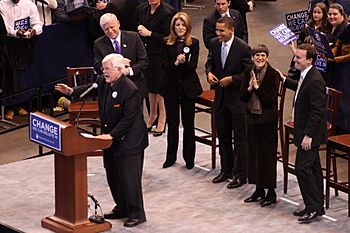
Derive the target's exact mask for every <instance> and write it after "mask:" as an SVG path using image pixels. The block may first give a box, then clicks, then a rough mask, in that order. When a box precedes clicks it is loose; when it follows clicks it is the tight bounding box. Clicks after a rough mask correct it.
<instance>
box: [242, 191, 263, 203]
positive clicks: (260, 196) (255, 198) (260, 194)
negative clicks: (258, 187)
mask: <svg viewBox="0 0 350 233" xmlns="http://www.w3.org/2000/svg"><path fill="white" fill-rule="evenodd" d="M264 198H265V191H260V192H257V191H255V192H254V193H253V195H251V196H250V197H248V198H246V199H244V202H245V203H250V202H257V201H259V200H263V199H264Z"/></svg>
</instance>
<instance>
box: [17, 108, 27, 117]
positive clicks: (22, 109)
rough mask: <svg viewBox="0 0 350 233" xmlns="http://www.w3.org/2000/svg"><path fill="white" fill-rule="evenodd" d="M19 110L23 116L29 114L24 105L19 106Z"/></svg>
mask: <svg viewBox="0 0 350 233" xmlns="http://www.w3.org/2000/svg"><path fill="white" fill-rule="evenodd" d="M17 112H18V115H19V116H21V117H25V116H28V112H27V110H25V109H24V108H23V107H19V108H18V110H17Z"/></svg>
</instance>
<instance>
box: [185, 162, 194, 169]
mask: <svg viewBox="0 0 350 233" xmlns="http://www.w3.org/2000/svg"><path fill="white" fill-rule="evenodd" d="M193 167H194V163H186V168H187V169H188V170H191V169H192V168H193Z"/></svg>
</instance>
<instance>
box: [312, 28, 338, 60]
mask: <svg viewBox="0 0 350 233" xmlns="http://www.w3.org/2000/svg"><path fill="white" fill-rule="evenodd" d="M306 29H307V32H308V33H309V35H310V36H311V38H312V43H313V45H314V46H315V48H316V49H317V51H318V52H319V53H324V54H325V55H326V57H328V58H334V55H333V53H332V49H331V47H330V46H329V42H328V40H327V37H326V35H325V34H324V33H322V32H319V31H316V30H315V29H313V28H311V27H308V26H307V27H306Z"/></svg>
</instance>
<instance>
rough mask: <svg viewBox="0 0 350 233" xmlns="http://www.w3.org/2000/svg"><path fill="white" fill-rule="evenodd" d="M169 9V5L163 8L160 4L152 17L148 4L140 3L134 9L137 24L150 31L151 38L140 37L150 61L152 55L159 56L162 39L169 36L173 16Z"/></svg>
mask: <svg viewBox="0 0 350 233" xmlns="http://www.w3.org/2000/svg"><path fill="white" fill-rule="evenodd" d="M170 7H171V6H170V5H169V6H164V4H163V3H161V4H160V6H159V7H158V8H157V10H156V11H155V12H154V13H153V15H151V14H150V9H151V7H150V5H149V4H148V2H144V3H141V4H140V5H138V6H137V8H136V18H137V20H136V21H137V24H138V25H140V24H142V25H143V26H145V27H146V28H147V29H148V30H150V31H152V34H151V36H148V37H141V39H142V41H143V43H144V45H145V47H146V50H147V54H148V56H149V58H150V59H152V58H151V57H152V55H160V54H161V47H162V46H161V44H162V43H163V39H164V37H165V36H167V35H169V26H170V22H171V19H172V17H173V15H174V13H173V12H174V11H171V10H170V9H169V8H170Z"/></svg>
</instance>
